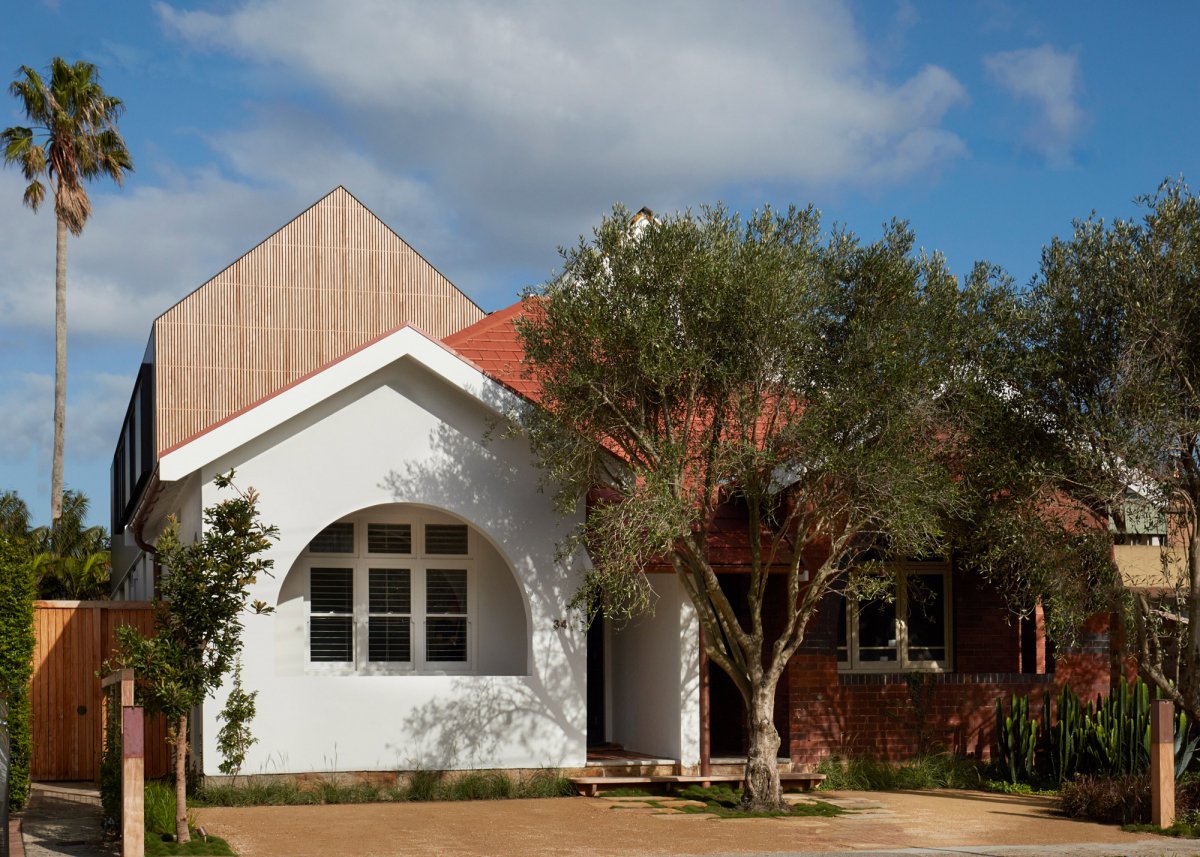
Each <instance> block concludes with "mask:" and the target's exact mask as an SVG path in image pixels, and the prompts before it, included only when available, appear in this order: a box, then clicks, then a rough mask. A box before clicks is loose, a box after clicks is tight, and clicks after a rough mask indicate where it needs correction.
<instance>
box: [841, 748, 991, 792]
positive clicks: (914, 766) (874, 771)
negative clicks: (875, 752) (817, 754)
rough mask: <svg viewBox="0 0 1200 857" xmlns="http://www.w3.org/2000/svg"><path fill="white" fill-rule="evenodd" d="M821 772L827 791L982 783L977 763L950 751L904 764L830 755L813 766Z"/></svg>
mask: <svg viewBox="0 0 1200 857" xmlns="http://www.w3.org/2000/svg"><path fill="white" fill-rule="evenodd" d="M817 771H818V773H822V774H824V775H825V782H824V783H822V784H821V788H823V789H827V790H830V791H895V790H897V789H971V788H979V787H980V786H981V785H982V784H983V777H982V776H981V775H980V772H979V765H977V764H976V763H975V762H973V761H971V760H970V759H964V758H962V757H960V756H955V755H954V754H952V753H931V754H929V755H925V756H918V757H917V758H915V759H913V760H911V761H909V762H904V763H892V762H885V761H882V760H880V759H875V758H871V757H869V756H863V757H858V758H853V759H839V758H837V757H831V758H829V759H826V760H825V761H823V762H822V763H821V764H820V766H819V767H818V768H817Z"/></svg>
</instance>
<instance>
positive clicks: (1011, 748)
mask: <svg viewBox="0 0 1200 857" xmlns="http://www.w3.org/2000/svg"><path fill="white" fill-rule="evenodd" d="M1009 712H1010V713H1009V714H1008V715H1007V716H1006V715H1005V714H1004V701H1003V700H1002V699H997V700H996V760H997V761H998V762H999V763H1000V765H1001V767H1003V768H1005V769H1007V771H1008V776H1009V782H1011V783H1013V784H1014V785H1015V784H1016V783H1022V782H1029V781H1030V779H1031V778H1032V776H1033V771H1034V757H1035V754H1036V753H1037V739H1038V722H1037V721H1036V720H1033V719H1032V718H1030V716H1029V698H1028V697H1025V696H1017V695H1016V694H1015V693H1014V694H1013V695H1012V702H1011V703H1010V705H1009Z"/></svg>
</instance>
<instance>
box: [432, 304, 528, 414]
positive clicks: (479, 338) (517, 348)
mask: <svg viewBox="0 0 1200 857" xmlns="http://www.w3.org/2000/svg"><path fill="white" fill-rule="evenodd" d="M527 311H528V307H527V305H526V302H525V301H517V302H516V303H515V304H513V305H512V306H508V307H505V308H504V309H501V310H497V311H496V312H494V313H492V314H491V315H489V316H487V318H484V319H482V320H481V321H477V322H475V323H474V324H472V325H471V326H470V327H465V328H463V329H462V330H460V331H458V332H457V333H453V334H451V335H450V336H447V337H446V338H445V339H444V340H443V342H445V344H446V345H447V346H449V347H450V348H453V349H454V350H455V351H456V352H458V353H459V354H461V355H462V356H463V357H465V358H466V359H467V360H470V361H471V362H472V363H474V364H475V365H476V366H478V367H479V369H480V370H481V371H482V372H483V373H484V374H486V375H487V376H488V377H489V378H491V379H492V380H493V381H498V382H500V383H501V384H503V385H504V386H506V387H508V388H509V389H510V390H512V391H513V392H515V393H519V394H520V395H522V396H524V397H525V398H527V399H532V400H533V401H535V402H536V401H537V400H538V399H539V398H540V394H541V384H539V383H538V382H537V380H535V379H533V378H529V377H527V376H526V371H525V366H524V360H525V351H524V349H523V348H522V347H521V341H520V339H519V337H518V336H517V330H516V327H515V326H514V324H513V323H514V322H515V321H516V320H517V319H518V318H520V317H521V316H522V315H524V314H525V313H526V312H527Z"/></svg>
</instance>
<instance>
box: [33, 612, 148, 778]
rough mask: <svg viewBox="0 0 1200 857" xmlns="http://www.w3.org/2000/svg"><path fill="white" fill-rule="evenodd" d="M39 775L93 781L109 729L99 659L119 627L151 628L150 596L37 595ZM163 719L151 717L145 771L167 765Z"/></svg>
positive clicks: (36, 762)
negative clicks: (124, 598)
mask: <svg viewBox="0 0 1200 857" xmlns="http://www.w3.org/2000/svg"><path fill="white" fill-rule="evenodd" d="M34 607H35V610H34V631H35V634H36V638H37V643H36V646H35V648H34V653H33V686H32V693H31V702H32V708H33V757H32V758H31V759H30V765H29V768H30V776H31V777H32V778H33V779H34V780H43V781H44V780H96V779H98V777H99V774H100V745H101V734H102V732H103V729H104V722H103V716H102V711H101V708H102V706H101V693H100V678H99V676H97V673H98V672H101V664H103V663H104V661H105V660H106V659H107V658H108V657H109V656H111V655H112V651H113V646H114V644H115V642H116V639H115V637H116V635H115V632H116V629H117V628H119V627H120V626H122V625H133V626H134V627H135V628H137V629H138V630H139V631H141V632H143V633H149V632H150V631H151V630H152V628H153V625H154V607H153V605H152V604H151V603H150V602H148V601H37V602H35V603H34ZM168 751H169V748H168V747H167V743H166V727H165V723H164V722H163V720H162V718H159V717H154V718H149V717H148V718H146V775H147V776H150V777H154V776H162V775H165V774H166V773H167V771H168V766H169V752H168Z"/></svg>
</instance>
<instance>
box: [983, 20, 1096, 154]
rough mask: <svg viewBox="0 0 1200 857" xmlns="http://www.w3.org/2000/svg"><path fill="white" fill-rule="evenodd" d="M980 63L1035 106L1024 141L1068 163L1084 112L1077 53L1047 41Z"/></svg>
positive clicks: (1002, 86) (996, 54)
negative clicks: (1080, 95) (1057, 47)
mask: <svg viewBox="0 0 1200 857" xmlns="http://www.w3.org/2000/svg"><path fill="white" fill-rule="evenodd" d="M983 64H984V67H985V68H986V69H987V71H988V73H989V74H990V75H991V77H992V78H993V80H995V81H996V83H997V84H999V85H1000V87H1001V88H1002V89H1004V90H1005V91H1007V92H1008V93H1009V94H1010V95H1012V96H1014V97H1015V98H1017V99H1021V100H1027V101H1031V102H1033V104H1034V105H1035V106H1036V108H1037V116H1036V118H1035V119H1034V121H1033V123H1032V124H1031V125H1030V126H1029V127H1028V128H1027V129H1026V132H1025V141H1026V143H1027V144H1028V145H1029V146H1031V147H1032V148H1033V149H1034V151H1036V152H1038V153H1039V154H1040V155H1042V156H1043V157H1045V158H1046V159H1047V160H1048V161H1050V162H1051V163H1053V164H1059V165H1066V164H1069V163H1070V162H1071V152H1072V149H1073V147H1074V145H1075V143H1076V140H1077V138H1078V136H1079V134H1080V132H1081V131H1082V130H1083V126H1084V124H1085V121H1086V118H1087V117H1086V114H1085V113H1084V111H1083V109H1082V108H1081V107H1080V106H1079V104H1078V98H1079V93H1080V89H1081V87H1082V81H1081V75H1080V71H1079V57H1078V56H1077V55H1076V54H1074V53H1071V52H1067V51H1060V50H1058V49H1056V48H1055V47H1053V46H1052V45H1048V44H1046V45H1042V46H1041V47H1037V48H1025V49H1022V50H1016V51H1005V52H1002V53H995V54H990V55H988V56H986V57H984V60H983Z"/></svg>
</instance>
